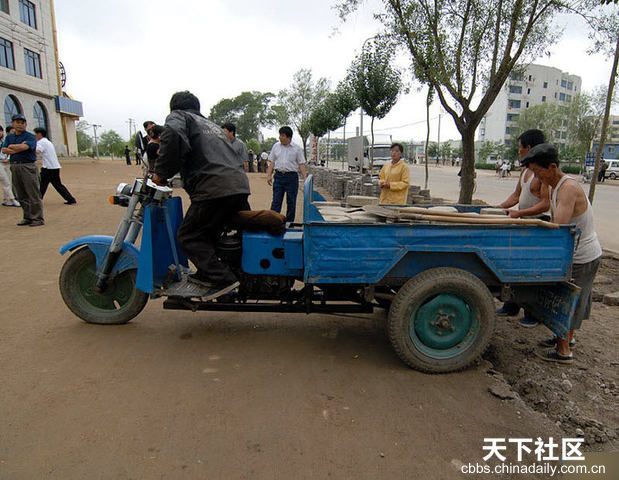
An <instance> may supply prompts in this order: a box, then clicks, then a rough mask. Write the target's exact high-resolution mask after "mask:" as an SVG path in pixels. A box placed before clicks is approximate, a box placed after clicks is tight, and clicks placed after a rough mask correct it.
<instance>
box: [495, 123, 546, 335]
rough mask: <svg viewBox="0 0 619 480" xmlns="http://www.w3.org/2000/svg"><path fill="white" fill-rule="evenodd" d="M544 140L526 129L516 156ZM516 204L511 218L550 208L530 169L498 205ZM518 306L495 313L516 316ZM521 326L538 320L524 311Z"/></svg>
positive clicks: (507, 306) (507, 305)
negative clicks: (516, 208) (516, 207)
mask: <svg viewBox="0 0 619 480" xmlns="http://www.w3.org/2000/svg"><path fill="white" fill-rule="evenodd" d="M545 142H546V137H545V136H544V132H542V131H541V130H537V129H532V130H527V131H526V132H524V133H523V134H522V135H520V136H519V137H518V158H519V159H520V160H522V159H523V158H524V157H525V156H526V155H527V153H529V151H530V150H531V149H532V148H533V147H535V146H536V145H539V144H542V143H545ZM516 205H518V210H509V216H510V217H511V218H521V217H534V216H536V215H540V214H543V213H546V212H548V210H550V194H549V193H548V187H547V186H545V185H543V184H542V182H541V181H540V180H539V178H536V177H535V175H534V174H533V172H532V171H531V170H529V169H528V168H523V169H522V171H521V172H520V178H519V179H518V183H517V184H516V190H514V192H513V193H512V194H511V195H510V196H509V197H507V199H506V200H505V201H504V202H503V203H501V204H500V205H499V208H505V209H508V208H511V207H514V206H516ZM518 312H520V307H519V306H518V304H516V303H514V302H505V303H504V304H503V306H502V307H501V308H500V309H499V310H497V315H501V316H516V315H518ZM520 325H522V326H523V327H529V328H530V327H536V326H537V325H539V322H538V321H537V320H536V319H535V318H533V317H532V316H531V315H529V314H528V313H527V312H526V311H525V312H524V317H523V318H522V319H521V320H520Z"/></svg>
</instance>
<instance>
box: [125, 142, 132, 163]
mask: <svg viewBox="0 0 619 480" xmlns="http://www.w3.org/2000/svg"><path fill="white" fill-rule="evenodd" d="M125 161H126V162H127V165H131V150H129V145H125Z"/></svg>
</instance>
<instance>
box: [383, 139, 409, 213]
mask: <svg viewBox="0 0 619 480" xmlns="http://www.w3.org/2000/svg"><path fill="white" fill-rule="evenodd" d="M402 153H404V147H402V145H401V144H399V143H394V144H393V145H391V161H390V162H388V163H385V165H383V168H381V170H380V174H379V184H380V204H381V205H406V200H407V198H408V165H406V162H404V160H402Z"/></svg>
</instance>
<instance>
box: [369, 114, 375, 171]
mask: <svg viewBox="0 0 619 480" xmlns="http://www.w3.org/2000/svg"><path fill="white" fill-rule="evenodd" d="M370 131H371V132H372V145H371V146H370V175H371V174H372V172H374V117H372V122H371V123H370Z"/></svg>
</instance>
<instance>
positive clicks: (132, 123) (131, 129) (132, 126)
mask: <svg viewBox="0 0 619 480" xmlns="http://www.w3.org/2000/svg"><path fill="white" fill-rule="evenodd" d="M126 123H128V124H129V143H131V137H132V135H133V132H134V131H135V120H134V119H133V118H130V119H129V120H127V122H126ZM136 133H137V132H136Z"/></svg>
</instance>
